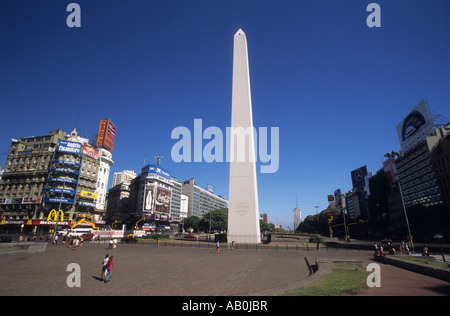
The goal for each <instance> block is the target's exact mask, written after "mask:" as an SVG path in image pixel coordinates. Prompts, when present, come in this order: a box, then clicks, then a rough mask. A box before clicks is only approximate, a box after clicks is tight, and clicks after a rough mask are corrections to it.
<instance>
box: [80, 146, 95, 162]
mask: <svg viewBox="0 0 450 316" xmlns="http://www.w3.org/2000/svg"><path fill="white" fill-rule="evenodd" d="M82 151H83V154H84V155H86V156H89V157H92V158H95V159H97V158H98V149H97V148H95V147H93V146H91V145H88V144H84V145H83V150H82Z"/></svg>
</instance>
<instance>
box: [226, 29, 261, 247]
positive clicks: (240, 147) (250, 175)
mask: <svg viewBox="0 0 450 316" xmlns="http://www.w3.org/2000/svg"><path fill="white" fill-rule="evenodd" d="M231 130H232V132H231V141H230V187H229V188H230V189H229V194H230V197H229V204H228V241H229V242H232V241H235V242H237V243H245V244H257V243H260V242H261V234H260V227H259V205H258V188H257V183H256V164H255V161H256V159H255V144H254V142H255V141H254V133H253V113H252V101H251V93H250V76H249V67H248V53H247V38H246V37H245V33H244V32H243V31H242V30H241V29H239V31H237V33H236V34H235V35H234V54H233V92H232V104H231ZM238 130H241V131H243V132H242V133H240V134H241V136H239V135H238V136H237V137H236V134H238V133H237V132H236V133H234V132H233V131H238Z"/></svg>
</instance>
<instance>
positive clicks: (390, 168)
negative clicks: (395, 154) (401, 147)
mask: <svg viewBox="0 0 450 316" xmlns="http://www.w3.org/2000/svg"><path fill="white" fill-rule="evenodd" d="M383 169H384V174H385V175H386V179H387V184H388V185H392V184H393V183H394V182H395V181H396V180H395V161H394V158H389V159H388V160H386V161H385V162H383Z"/></svg>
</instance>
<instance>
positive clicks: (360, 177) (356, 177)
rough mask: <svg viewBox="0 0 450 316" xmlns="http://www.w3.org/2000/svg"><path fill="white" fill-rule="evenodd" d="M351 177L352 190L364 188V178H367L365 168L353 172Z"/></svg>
mask: <svg viewBox="0 0 450 316" xmlns="http://www.w3.org/2000/svg"><path fill="white" fill-rule="evenodd" d="M351 175H352V184H353V187H354V188H360V187H364V186H365V184H366V181H365V177H366V176H367V167H366V166H363V167H361V168H359V169H356V170H353V171H352V172H351Z"/></svg>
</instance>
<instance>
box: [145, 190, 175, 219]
mask: <svg viewBox="0 0 450 316" xmlns="http://www.w3.org/2000/svg"><path fill="white" fill-rule="evenodd" d="M171 200H172V191H170V190H168V189H165V188H162V187H158V186H153V185H146V186H145V191H144V205H143V208H144V212H145V213H154V212H156V213H164V214H170V202H171Z"/></svg>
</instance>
